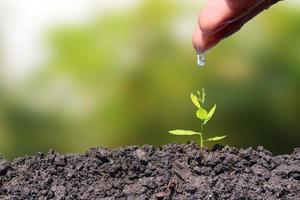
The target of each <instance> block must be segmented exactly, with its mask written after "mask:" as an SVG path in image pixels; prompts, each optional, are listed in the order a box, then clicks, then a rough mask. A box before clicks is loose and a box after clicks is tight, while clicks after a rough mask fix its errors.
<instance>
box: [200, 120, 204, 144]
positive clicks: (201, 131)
mask: <svg viewBox="0 0 300 200" xmlns="http://www.w3.org/2000/svg"><path fill="white" fill-rule="evenodd" d="M202 134H203V123H202V122H201V130H200V148H203V146H204V144H203V136H202Z"/></svg>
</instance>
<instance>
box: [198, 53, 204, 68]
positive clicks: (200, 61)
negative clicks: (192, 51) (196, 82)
mask: <svg viewBox="0 0 300 200" xmlns="http://www.w3.org/2000/svg"><path fill="white" fill-rule="evenodd" d="M205 63H206V59H205V55H204V54H203V53H201V52H197V64H198V66H200V67H203V66H204V65H205Z"/></svg>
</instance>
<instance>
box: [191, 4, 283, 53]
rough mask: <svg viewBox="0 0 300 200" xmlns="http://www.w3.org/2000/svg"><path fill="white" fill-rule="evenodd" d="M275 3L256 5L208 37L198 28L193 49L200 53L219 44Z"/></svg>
mask: <svg viewBox="0 0 300 200" xmlns="http://www.w3.org/2000/svg"><path fill="white" fill-rule="evenodd" d="M275 1H276V2H278V0H273V1H264V2H263V3H261V4H259V5H257V6H256V7H255V8H252V10H250V12H248V14H247V15H245V16H243V17H241V18H239V19H238V20H237V21H234V22H231V23H229V24H227V25H226V26H225V27H223V28H222V29H221V30H219V31H218V32H216V33H214V34H210V35H208V34H206V33H203V32H202V30H201V29H200V28H197V29H196V31H195V33H194V36H193V44H194V47H195V49H196V50H198V51H202V52H204V51H206V50H208V49H209V48H211V47H213V46H214V45H216V44H217V43H218V42H220V40H222V39H224V38H226V37H228V36H230V35H232V34H233V33H235V32H237V31H238V30H240V29H241V27H242V26H243V25H244V24H245V23H246V22H247V21H249V20H250V19H252V18H253V17H255V16H256V15H257V14H259V13H260V12H262V11H263V10H264V9H266V8H268V7H270V6H271V5H272V4H274V3H276V2H275Z"/></svg>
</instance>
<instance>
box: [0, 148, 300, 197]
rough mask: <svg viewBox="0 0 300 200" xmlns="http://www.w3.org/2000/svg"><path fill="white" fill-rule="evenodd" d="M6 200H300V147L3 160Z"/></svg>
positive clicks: (1, 187) (0, 172)
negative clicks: (277, 150) (283, 150)
mask: <svg viewBox="0 0 300 200" xmlns="http://www.w3.org/2000/svg"><path fill="white" fill-rule="evenodd" d="M0 199H1V200H11V199H16V200H17V199H22V200H23V199H103V200H113V199H180V200H185V199H195V200H196V199H239V200H242V199H245V200H246V199H270V200H274V199H291V200H297V199H300V148H296V149H295V150H294V152H293V153H292V154H290V155H279V156H272V154H271V152H269V151H267V150H265V149H264V148H263V147H258V148H257V149H252V148H248V149H236V148H233V147H228V146H226V147H222V146H219V145H216V146H214V147H213V148H212V149H206V148H204V149H199V148H198V147H197V145H195V144H193V143H189V144H184V145H178V144H169V145H165V146H163V147H153V146H148V145H145V146H142V147H138V146H129V147H125V148H118V149H105V148H92V149H90V150H88V151H87V152H86V153H84V154H66V155H61V154H59V153H56V152H54V151H52V150H50V151H49V152H48V154H46V155H44V154H42V153H39V154H37V155H34V156H29V157H21V158H18V159H16V160H14V161H13V162H9V161H7V160H5V159H4V158H0Z"/></svg>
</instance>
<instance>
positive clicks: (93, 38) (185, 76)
mask: <svg viewBox="0 0 300 200" xmlns="http://www.w3.org/2000/svg"><path fill="white" fill-rule="evenodd" d="M200 7H201V6H200V5H199V3H198V4H197V5H196V4H194V5H191V4H185V3H184V2H183V1H167V0H166V1H159V0H151V1H150V0H144V1H140V2H139V3H138V4H137V5H136V6H133V7H131V8H128V9H123V10H122V9H121V10H118V11H115V12H109V13H106V14H105V15H101V16H95V17H93V18H92V19H89V20H88V21H87V22H85V23H81V24H77V25H75V24H70V25H67V24H65V25H62V26H56V27H54V28H53V27H52V28H51V29H49V30H48V31H47V32H46V34H45V35H44V38H45V39H46V41H47V48H48V51H49V52H51V53H50V56H49V57H48V58H47V59H45V60H43V62H42V63H41V64H40V66H39V68H38V70H36V71H35V72H34V73H32V75H31V76H30V78H28V79H27V80H26V82H24V83H22V84H21V85H19V86H16V87H11V83H7V82H5V79H4V78H3V79H1V81H0V154H2V155H4V156H5V157H6V158H9V159H12V158H15V157H17V156H22V155H28V154H33V153H35V152H37V151H42V152H45V151H47V150H48V149H49V148H53V149H55V150H57V151H59V152H62V153H65V152H83V151H85V150H87V149H88V148H90V147H94V146H104V147H117V146H125V145H133V144H139V145H140V144H152V145H163V144H167V143H171V142H178V143H183V142H186V141H188V140H196V139H197V138H194V137H182V138H181V137H176V136H172V135H169V134H168V131H169V130H172V129H175V128H183V129H192V130H197V129H198V128H199V121H198V120H197V119H196V117H195V114H194V113H195V108H194V106H193V105H192V103H191V101H190V99H189V94H190V93H191V92H195V91H196V90H198V89H201V88H202V87H204V88H205V89H206V91H207V102H208V105H209V106H212V105H213V104H215V103H216V104H217V106H218V108H217V111H216V114H215V116H214V118H213V119H212V120H211V121H210V122H209V123H208V125H207V128H206V130H207V136H213V135H221V134H224V133H225V134H227V135H228V138H227V139H226V140H224V141H222V142H221V143H222V144H229V145H232V146H236V147H244V148H246V147H249V146H254V147H255V146H258V145H263V146H265V147H266V148H267V149H269V150H271V151H272V152H273V153H274V154H279V153H280V154H281V153H288V152H291V151H292V150H293V148H294V147H296V146H298V147H299V143H300V125H299V124H300V123H299V114H300V107H299V102H300V37H299V35H300V12H299V7H297V6H286V5H285V3H284V2H282V3H280V4H278V5H276V6H274V8H272V9H270V10H269V11H268V12H265V13H263V14H261V15H260V16H259V17H257V18H255V19H254V20H252V21H251V22H250V23H249V24H247V25H246V26H245V27H244V28H243V29H242V30H241V31H240V32H239V33H237V34H236V35H235V36H233V37H231V38H228V39H226V40H224V41H223V42H222V43H221V44H220V45H219V46H217V47H215V48H214V49H212V50H210V51H209V52H208V53H207V65H206V66H205V68H203V69H201V68H198V67H197V66H196V60H195V51H194V49H193V48H192V45H191V35H192V31H191V30H192V29H193V27H194V26H195V23H196V16H197V12H198V10H199V9H200ZM0 47H1V46H0ZM1 52H3V51H1ZM0 73H1V72H0ZM3 76H4V75H2V77H3Z"/></svg>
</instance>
